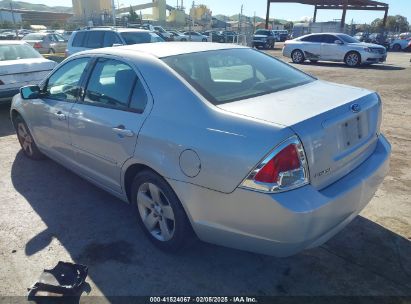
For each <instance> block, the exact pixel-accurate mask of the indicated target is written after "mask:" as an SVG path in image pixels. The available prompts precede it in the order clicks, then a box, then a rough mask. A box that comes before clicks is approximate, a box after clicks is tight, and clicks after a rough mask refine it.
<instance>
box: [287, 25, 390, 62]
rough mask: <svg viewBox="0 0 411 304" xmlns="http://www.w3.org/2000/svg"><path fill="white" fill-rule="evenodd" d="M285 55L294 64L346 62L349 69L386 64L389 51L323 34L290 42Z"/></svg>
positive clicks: (350, 38)
mask: <svg viewBox="0 0 411 304" xmlns="http://www.w3.org/2000/svg"><path fill="white" fill-rule="evenodd" d="M283 55H284V56H286V57H289V58H291V59H292V60H293V62H294V63H303V62H304V61H305V60H310V61H311V62H317V61H320V60H321V61H322V60H324V61H335V62H345V64H346V65H347V66H349V67H356V66H359V65H361V64H372V63H380V62H385V60H386V59H387V50H386V49H385V48H384V47H382V46H380V45H378V44H372V43H365V42H359V41H358V40H357V39H355V38H353V37H351V36H348V35H346V34H335V33H322V34H310V35H306V36H302V37H299V38H296V39H294V40H288V41H287V42H286V43H285V44H284V48H283Z"/></svg>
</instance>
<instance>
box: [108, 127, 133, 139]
mask: <svg viewBox="0 0 411 304" xmlns="http://www.w3.org/2000/svg"><path fill="white" fill-rule="evenodd" d="M112 130H113V132H114V133H117V134H118V135H121V136H125V137H133V136H134V132H133V131H131V130H128V129H126V127H125V126H123V125H119V126H117V127H114V128H112Z"/></svg>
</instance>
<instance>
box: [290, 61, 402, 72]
mask: <svg viewBox="0 0 411 304" xmlns="http://www.w3.org/2000/svg"><path fill="white" fill-rule="evenodd" d="M290 63H292V62H290ZM302 65H308V66H310V65H312V66H318V67H329V68H345V69H363V70H381V71H402V70H405V68H404V67H400V66H396V65H392V64H367V65H361V66H359V67H354V68H353V67H349V66H347V65H346V64H345V63H343V62H329V61H321V62H304V63H302Z"/></svg>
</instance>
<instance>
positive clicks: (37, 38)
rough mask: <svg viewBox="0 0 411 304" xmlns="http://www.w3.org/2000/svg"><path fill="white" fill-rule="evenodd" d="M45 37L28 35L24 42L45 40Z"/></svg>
mask: <svg viewBox="0 0 411 304" xmlns="http://www.w3.org/2000/svg"><path fill="white" fill-rule="evenodd" d="M43 38H44V35H39V34H28V35H26V36H24V37H23V39H22V40H43Z"/></svg>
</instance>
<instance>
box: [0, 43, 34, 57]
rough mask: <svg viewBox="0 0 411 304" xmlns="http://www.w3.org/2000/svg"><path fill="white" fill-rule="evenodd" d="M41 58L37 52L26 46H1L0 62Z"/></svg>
mask: <svg viewBox="0 0 411 304" xmlns="http://www.w3.org/2000/svg"><path fill="white" fill-rule="evenodd" d="M41 57H42V56H41V55H40V54H39V53H38V52H37V51H36V50H34V49H33V48H32V47H31V46H29V45H26V44H9V45H0V61H7V60H18V59H29V58H41Z"/></svg>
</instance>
